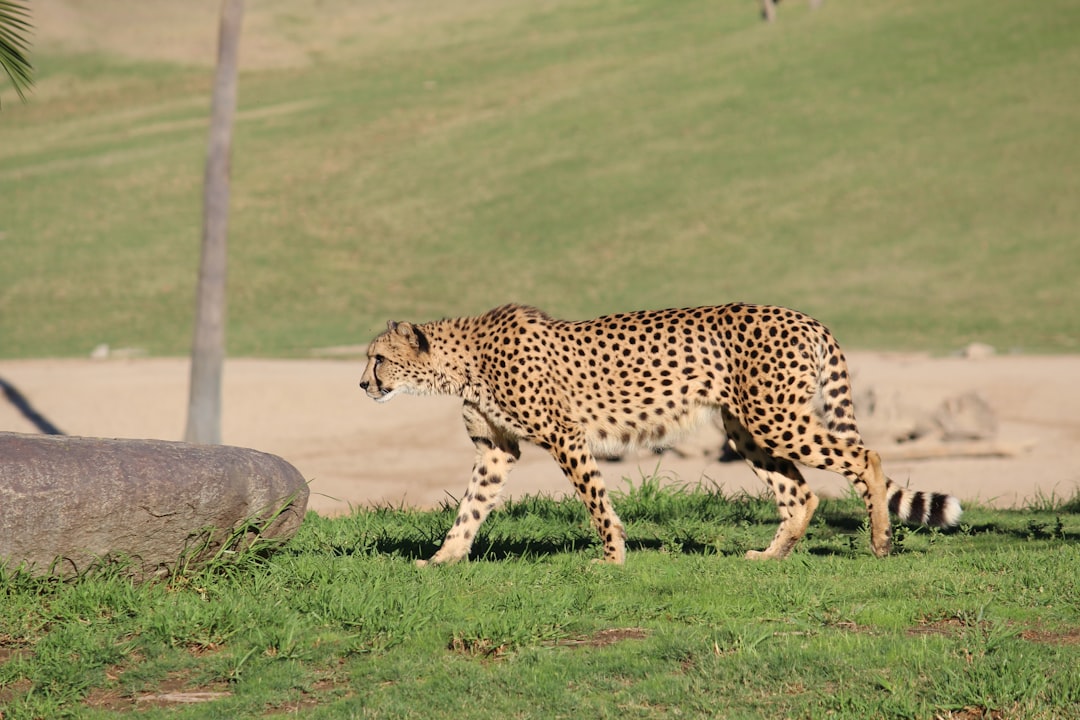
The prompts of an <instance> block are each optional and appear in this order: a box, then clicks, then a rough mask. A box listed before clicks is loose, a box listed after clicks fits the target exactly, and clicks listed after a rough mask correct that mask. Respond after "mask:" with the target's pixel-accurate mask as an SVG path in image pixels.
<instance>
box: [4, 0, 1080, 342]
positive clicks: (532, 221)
mask: <svg viewBox="0 0 1080 720" xmlns="http://www.w3.org/2000/svg"><path fill="white" fill-rule="evenodd" d="M147 5H148V4H143V5H142V7H146V6H147ZM175 5H176V4H173V3H164V2H158V3H157V5H156V6H154V5H152V4H151V5H149V7H150V8H151V9H152V10H153V11H151V10H146V11H145V12H143V13H142V15H140V16H138V17H135V18H134V19H131V20H130V21H129V22H126V23H125V22H120V21H119V20H118V19H117V18H122V17H123V16H124V15H125V13H130V12H132V11H131V10H130V9H129V10H127V11H125V10H124V9H123V4H122V3H118V2H116V1H115V0H102V2H101V3H94V4H93V7H89V8H87V7H81V6H79V4H75V3H63V2H60V1H59V0H52V2H42V3H41V6H42V8H51V11H50V12H51V14H48V13H45V12H44V9H43V10H42V11H41V12H42V14H43V15H45V17H46V19H48V20H49V23H48V26H45V25H42V26H40V27H39V31H38V37H37V40H36V45H37V51H36V54H35V57H34V60H35V64H36V65H37V67H38V72H39V74H38V84H37V89H36V91H35V92H34V94H33V96H32V97H31V99H30V102H29V103H28V104H27V105H25V106H21V105H19V104H18V103H17V102H16V101H12V98H11V92H10V89H8V88H0V93H3V97H4V99H5V100H7V101H8V102H5V103H4V109H3V114H2V115H0V249H2V250H3V261H2V262H0V356H5V357H29V356H46V355H81V354H84V353H87V352H88V351H89V350H90V349H91V348H92V347H93V346H94V345H96V344H97V343H100V342H107V343H110V344H111V345H113V346H135V347H140V348H145V349H147V350H148V351H149V352H151V353H153V354H179V353H185V352H187V350H188V347H189V343H190V327H191V318H192V316H193V293H194V274H195V268H196V265H197V253H198V247H199V234H200V227H201V206H200V205H201V197H200V193H201V181H202V169H203V161H204V153H205V146H206V118H207V116H208V105H209V88H210V82H211V72H212V69H211V67H210V65H209V64H210V63H212V59H213V38H214V37H215V34H216V18H215V12H214V8H215V7H216V3H192V4H185V6H186V5H190V8H191V9H190V10H188V11H184V10H182V9H181V10H179V11H178V10H176V8H175V7H173V8H172V9H171V10H170V9H169V8H170V6H175ZM57 7H59V8H61V9H63V8H67V11H69V15H65V14H63V13H60V12H58V11H56V8H57ZM72 7H75V8H78V9H79V12H81V13H83V15H82V16H79V17H76V18H73V17H71V16H70V13H72V12H75V10H71V8H72ZM95 13H96V14H97V16H96V17H90V19H87V18H88V16H95ZM180 13H183V15H181V14H180ZM87 14H89V15H87ZM174 16H175V17H174ZM58 18H59V19H58ZM65 18H66V20H67V24H66V25H65V24H63V23H62V22H61V20H64V19H65ZM91 20H93V22H91ZM133 23H134V25H133ZM1078 26H1080V6H1078V5H1077V4H1076V3H1075V2H1072V0H1045V1H1042V2H1024V3H1020V2H986V0H954V1H952V2H948V3H940V2H934V1H933V0H911V2H906V3H894V2H888V1H887V0H829V2H827V3H826V4H825V5H824V6H823V7H822V8H821V9H820V10H818V11H816V12H811V11H809V10H808V9H807V7H806V5H805V4H804V3H797V2H792V3H791V4H790V5H789V4H786V3H785V5H784V7H783V8H782V13H781V18H780V22H778V23H776V24H775V25H773V26H765V25H764V24H762V23H760V22H758V20H757V16H756V3H755V2H751V0H725V1H724V2H720V3H718V2H710V3H704V2H682V3H671V2H663V1H662V0H638V1H633V2H631V1H627V0H624V1H618V2H616V1H613V0H544V1H543V2H536V3H511V2H497V1H496V0H460V2H455V3H453V4H452V6H448V5H447V4H446V3H442V2H436V0H410V1H409V2H402V3H384V2H376V1H375V0H368V1H367V2H363V3H353V2H346V0H325V1H324V2H320V3H319V4H318V5H317V6H316V7H315V8H314V9H313V10H312V11H311V12H305V13H304V14H303V15H299V14H297V13H295V10H294V9H293V6H292V5H291V4H290V3H287V2H284V0H267V1H266V2H260V3H253V4H249V7H248V11H247V16H246V18H245V36H244V40H243V44H242V48H241V54H242V55H244V56H245V58H248V62H247V65H246V67H247V69H246V70H245V71H244V72H243V74H242V77H241V84H240V111H239V117H238V123H237V127H236V141H235V147H234V156H233V202H232V208H233V214H232V219H231V225H230V228H231V232H230V243H231V245H230V253H231V254H230V262H231V267H230V273H231V275H230V320H231V325H230V329H229V349H230V352H231V353H233V354H238V355H252V354H258V355H290V354H300V353H305V352H307V351H308V350H309V349H310V348H313V347H319V346H326V345H336V344H343V343H357V342H365V341H366V340H367V339H369V337H370V336H371V335H372V334H373V333H374V332H376V331H377V330H378V329H379V328H380V327H381V326H382V324H383V323H384V322H385V320H386V319H388V318H391V317H393V318H396V319H404V318H410V319H430V318H434V317H440V316H451V315H459V314H467V313H474V312H478V311H481V310H483V309H486V308H488V307H491V306H494V305H497V304H501V303H503V302H507V301H519V302H527V303H533V304H537V305H540V306H542V307H545V308H546V309H548V310H549V311H551V312H553V313H555V314H560V315H564V316H570V317H585V316H590V315H594V314H597V313H601V312H608V311H616V310H625V309H633V308H641V307H662V306H670V305H682V304H697V303H710V304H712V303H720V302H726V301H729V300H735V299H742V300H751V301H758V302H775V303H782V304H789V305H793V306H796V307H799V308H801V309H805V310H807V311H810V312H811V313H813V314H816V315H818V316H819V317H820V318H821V319H822V320H824V321H825V322H826V323H827V324H829V325H830V326H832V327H833V329H834V330H835V331H836V332H837V334H838V335H839V337H840V339H841V341H842V342H844V343H845V344H846V345H849V346H852V347H887V348H925V349H931V350H948V349H953V348H956V347H959V346H961V345H963V344H965V343H967V342H970V341H973V340H981V341H985V342H990V343H993V344H995V345H997V346H999V347H1000V348H1003V349H1010V348H1021V349H1023V350H1026V351H1070V350H1076V349H1077V348H1078V347H1080V315H1078V313H1076V312H1075V309H1076V308H1077V307H1078V306H1080V283H1078V282H1077V281H1076V277H1077V274H1078V271H1080V243H1078V242H1077V241H1078V232H1080V202H1078V201H1077V198H1080V83H1077V82H1076V78H1077V77H1080V44H1077V42H1076V38H1075V29H1076V27H1078ZM132 27H134V28H135V30H132V29H131V28H132ZM87 28H89V30H87ZM125 28H126V29H125ZM80 29H81V34H80V32H79V31H80ZM186 41H187V42H186ZM245 53H247V54H246V55H245Z"/></svg>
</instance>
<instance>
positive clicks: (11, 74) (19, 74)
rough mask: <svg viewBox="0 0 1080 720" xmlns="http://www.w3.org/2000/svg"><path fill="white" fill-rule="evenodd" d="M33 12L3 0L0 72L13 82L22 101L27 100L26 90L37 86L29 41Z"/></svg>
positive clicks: (20, 5) (23, 6)
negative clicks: (29, 56)
mask: <svg viewBox="0 0 1080 720" xmlns="http://www.w3.org/2000/svg"><path fill="white" fill-rule="evenodd" d="M29 18H30V11H29V10H28V9H27V8H26V6H25V5H23V4H22V3H21V2H15V1H14V0H0V69H3V71H4V73H5V74H7V76H8V78H9V79H10V80H11V85H12V86H13V87H14V88H15V92H16V93H18V94H19V98H20V99H21V100H23V101H25V100H26V95H25V94H24V92H23V91H24V90H25V89H27V88H29V87H30V86H31V85H33V84H34V78H33V71H34V67H33V65H31V64H30V60H29V59H28V55H29V48H30V45H29V41H28V40H27V39H26V38H27V36H28V35H29V34H30V32H31V31H32V30H33V26H32V25H31V24H30V19H29Z"/></svg>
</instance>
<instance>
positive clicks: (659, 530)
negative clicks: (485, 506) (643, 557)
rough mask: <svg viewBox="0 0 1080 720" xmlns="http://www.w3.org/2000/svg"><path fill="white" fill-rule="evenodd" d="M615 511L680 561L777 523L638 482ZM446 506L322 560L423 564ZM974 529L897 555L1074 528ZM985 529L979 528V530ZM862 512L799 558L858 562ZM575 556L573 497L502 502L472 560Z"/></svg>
mask: <svg viewBox="0 0 1080 720" xmlns="http://www.w3.org/2000/svg"><path fill="white" fill-rule="evenodd" d="M614 502H615V509H616V511H617V512H618V514H619V516H620V517H621V518H622V520H623V522H624V523H625V525H626V530H627V542H626V547H627V550H628V551H630V552H634V551H642V550H645V551H648V550H653V551H660V550H662V551H665V552H670V553H678V554H684V555H717V556H721V557H725V556H738V557H741V556H742V555H744V554H745V552H746V551H747V550H751V549H762V548H764V547H766V546H767V545H768V543H769V542H770V541H771V539H772V536H773V533H774V531H775V529H776V527H777V525H778V523H779V517H778V514H777V512H776V506H775V504H774V503H773V501H772V499H771V498H765V497H761V496H757V497H755V496H751V495H746V494H742V495H735V496H725V495H724V494H722V493H721V492H720V491H718V490H712V489H707V488H706V489H703V488H700V487H679V486H670V485H666V486H663V487H661V486H659V485H658V484H656V483H652V482H643V483H642V484H641V485H640V486H638V487H631V488H630V490H629V491H628V492H625V493H619V494H617V495H615V496H614ZM456 506H457V503H456V501H455V500H454V499H453V498H450V499H448V500H447V501H446V502H445V503H443V505H442V506H441V507H440V508H438V509H436V510H431V511H419V510H412V509H408V508H402V507H397V508H395V507H383V508H374V509H369V510H360V511H358V512H356V513H355V514H354V515H352V516H349V517H347V518H339V519H338V520H340V521H342V522H343V524H342V525H339V526H337V531H336V532H334V533H333V535H334V537H333V540H332V541H330V540H329V538H324V539H323V542H321V543H320V545H321V548H320V549H321V550H322V551H324V552H329V553H331V554H334V555H357V554H362V555H386V556H396V557H401V558H404V559H408V560H421V559H427V558H430V557H431V556H432V555H434V554H435V552H436V551H437V550H438V549H439V547H440V546H441V544H442V541H443V536H444V534H445V533H446V531H447V530H449V529H450V527H451V526H452V525H453V520H454V517H455V515H456V512H457V509H456ZM972 515H973V519H974V520H975V521H976V522H974V523H973V524H966V523H962V524H961V525H960V526H959V527H956V528H948V529H937V530H928V529H922V528H920V529H915V528H911V527H910V526H901V525H897V526H895V531H894V544H893V552H894V554H898V555H899V554H903V553H905V552H911V551H913V550H914V551H918V550H920V549H922V548H923V547H924V543H923V541H922V538H925V537H926V536H927V535H931V536H932V537H934V538H942V539H945V538H952V537H954V536H957V535H963V536H972V537H975V536H979V535H996V536H999V537H1001V536H1005V537H1009V538H1010V539H1025V540H1033V539H1034V540H1044V541H1051V542H1053V541H1065V542H1076V541H1077V540H1080V522H1076V521H1074V520H1075V517H1076V516H1075V515H1072V516H1070V515H1068V514H1066V515H1065V516H1064V517H1065V519H1064V520H1063V519H1062V515H1061V514H1060V513H1059V514H1057V515H1055V514H1054V512H1046V511H1039V512H1032V511H1027V510H1024V511H1001V510H988V511H983V510H981V509H979V508H975V509H974V510H973V512H972ZM980 520H985V521H984V522H979V521H980ZM866 535H867V517H866V510H865V508H864V507H863V504H862V502H861V501H860V500H858V499H857V498H855V497H847V498H839V499H836V498H826V499H823V501H822V503H821V506H820V507H819V509H818V512H817V514H816V515H815V518H814V521H813V524H812V525H811V528H810V531H809V533H808V535H807V537H806V538H805V539H804V540H803V541H802V544H801V547H802V549H803V550H804V551H805V552H807V553H809V554H811V555H817V556H844V557H856V556H860V555H864V554H866V553H867V552H869V545H868V539H867V537H866ZM567 553H579V554H584V555H587V556H589V557H598V556H599V555H600V548H599V540H598V538H597V537H596V535H595V533H594V531H593V530H592V527H591V524H590V521H589V517H588V513H587V511H586V509H585V507H584V505H582V503H581V502H580V501H579V500H578V499H577V498H573V497H564V498H560V499H554V498H551V497H549V496H530V497H525V498H521V499H518V500H514V501H512V502H507V503H505V504H504V505H503V506H501V507H500V508H498V509H497V510H495V511H494V512H493V513H492V514H491V515H490V517H489V518H488V519H487V521H486V522H485V523H484V525H483V526H482V528H481V530H480V532H479V534H478V536H477V538H476V541H475V543H474V545H473V548H472V552H471V553H470V556H469V557H470V559H472V560H492V561H501V560H508V559H515V558H519V559H520V558H535V557H544V556H553V555H561V554H567Z"/></svg>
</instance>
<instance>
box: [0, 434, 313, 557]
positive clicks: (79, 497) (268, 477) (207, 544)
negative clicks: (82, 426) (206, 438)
mask: <svg viewBox="0 0 1080 720" xmlns="http://www.w3.org/2000/svg"><path fill="white" fill-rule="evenodd" d="M307 501H308V487H307V484H306V483H305V482H304V478H303V477H302V476H301V475H300V473H299V472H298V471H297V470H296V468H294V467H293V466H292V465H290V464H289V463H287V462H285V461H284V460H282V459H281V458H279V457H277V456H276V455H269V454H267V453H262V452H258V451H256V450H248V449H245V448H237V447H227V446H204V445H189V444H186V443H178V442H165V441H162V440H104V439H99V438H79V437H59V436H47V435H22V434H17V433H0V563H6V564H7V566H8V568H12V569H13V568H16V567H19V566H20V565H23V566H25V567H27V568H28V569H29V570H30V571H31V572H34V573H36V574H57V575H73V574H78V573H82V572H85V571H86V570H88V569H90V568H92V567H93V566H94V565H95V564H96V563H99V562H101V561H102V560H104V559H112V558H126V559H130V560H131V565H130V568H131V570H132V571H133V572H134V573H136V574H139V575H143V576H150V575H155V574H156V575H163V574H167V573H169V572H170V571H172V570H173V569H174V568H176V566H177V563H186V564H187V566H188V567H191V566H193V565H196V564H198V563H200V562H203V561H205V560H207V559H208V558H211V557H214V556H215V555H217V554H218V553H220V551H221V550H222V549H223V547H225V549H231V548H232V547H233V545H236V546H242V545H243V544H244V543H251V542H254V541H255V540H256V539H258V538H262V539H277V540H282V541H283V540H285V539H288V538H289V537H292V535H293V534H294V533H295V532H296V530H297V528H299V527H300V523H301V521H302V520H303V518H304V511H305V510H306V508H307ZM229 543H232V544H229Z"/></svg>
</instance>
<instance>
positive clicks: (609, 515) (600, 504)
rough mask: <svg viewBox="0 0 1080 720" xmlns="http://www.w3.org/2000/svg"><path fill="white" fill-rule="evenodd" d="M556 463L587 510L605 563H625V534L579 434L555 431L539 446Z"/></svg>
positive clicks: (597, 469)
mask: <svg viewBox="0 0 1080 720" xmlns="http://www.w3.org/2000/svg"><path fill="white" fill-rule="evenodd" d="M543 445H544V446H545V447H547V448H548V451H549V452H550V453H551V454H552V456H553V457H554V458H555V461H556V462H557V463H559V467H560V468H562V471H563V474H564V475H566V478H567V479H568V480H569V481H570V483H571V484H572V485H573V486H574V489H575V490H577V494H578V497H579V498H581V501H582V502H583V503H585V507H587V508H589V516H590V517H591V519H592V524H593V527H594V528H596V532H597V533H598V534H599V535H600V540H601V542H603V544H604V558H603V561H604V562H606V563H613V564H616V565H622V564H623V563H624V562H626V531H625V530H624V529H623V524H622V521H621V520H619V516H618V515H616V514H615V508H614V507H612V505H611V498H609V497H608V494H607V488H606V487H605V486H604V477H603V475H601V474H600V467H599V466H598V465H597V464H596V459H595V458H594V457H593V454H592V452H591V451H590V450H589V447H588V444H587V443H586V441H585V438H584V436H582V435H581V434H580V433H579V432H574V431H569V432H563V431H560V432H555V433H552V434H551V435H550V437H549V440H548V441H547V442H545V443H544V444H543Z"/></svg>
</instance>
